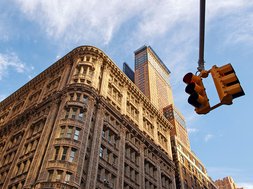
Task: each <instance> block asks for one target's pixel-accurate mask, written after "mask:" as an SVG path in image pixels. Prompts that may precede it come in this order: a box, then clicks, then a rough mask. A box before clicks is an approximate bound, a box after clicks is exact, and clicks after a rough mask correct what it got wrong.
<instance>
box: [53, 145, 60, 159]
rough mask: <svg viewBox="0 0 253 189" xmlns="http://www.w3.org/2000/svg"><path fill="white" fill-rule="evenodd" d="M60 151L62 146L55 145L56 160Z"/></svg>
mask: <svg viewBox="0 0 253 189" xmlns="http://www.w3.org/2000/svg"><path fill="white" fill-rule="evenodd" d="M59 151H60V147H59V146H56V147H55V154H54V160H57V159H58V155H59Z"/></svg>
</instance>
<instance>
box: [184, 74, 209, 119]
mask: <svg viewBox="0 0 253 189" xmlns="http://www.w3.org/2000/svg"><path fill="white" fill-rule="evenodd" d="M183 81H184V82H185V83H186V84H187V86H186V88H185V92H186V93H188V94H190V97H189V98H188V103H189V104H191V105H192V106H194V107H195V112H196V113H198V114H206V113H208V112H209V111H210V110H211V109H210V104H209V99H208V97H207V95H206V91H205V87H204V85H203V83H202V79H201V77H200V76H197V75H194V74H193V73H187V74H186V75H185V76H184V78H183Z"/></svg>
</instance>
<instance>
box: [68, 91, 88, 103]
mask: <svg viewBox="0 0 253 189" xmlns="http://www.w3.org/2000/svg"><path fill="white" fill-rule="evenodd" d="M69 100H70V101H79V102H83V103H87V100H88V97H87V96H86V95H85V94H81V93H70V94H69Z"/></svg>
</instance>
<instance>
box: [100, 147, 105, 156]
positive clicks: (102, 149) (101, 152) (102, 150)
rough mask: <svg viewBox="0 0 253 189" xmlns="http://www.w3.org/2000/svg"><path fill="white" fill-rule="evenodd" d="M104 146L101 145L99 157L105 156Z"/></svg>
mask: <svg viewBox="0 0 253 189" xmlns="http://www.w3.org/2000/svg"><path fill="white" fill-rule="evenodd" d="M103 153H104V148H103V147H102V146H101V147H100V150H99V157H101V158H103Z"/></svg>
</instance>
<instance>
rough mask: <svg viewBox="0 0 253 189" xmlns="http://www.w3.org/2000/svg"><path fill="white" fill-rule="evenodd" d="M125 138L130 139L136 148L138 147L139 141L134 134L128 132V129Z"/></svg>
mask: <svg viewBox="0 0 253 189" xmlns="http://www.w3.org/2000/svg"><path fill="white" fill-rule="evenodd" d="M126 140H128V141H130V142H131V143H132V144H134V146H136V147H137V148H139V147H140V145H141V141H140V140H139V139H138V138H137V137H136V136H134V135H133V134H132V133H130V132H128V131H127V132H126Z"/></svg>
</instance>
